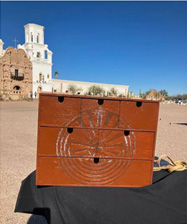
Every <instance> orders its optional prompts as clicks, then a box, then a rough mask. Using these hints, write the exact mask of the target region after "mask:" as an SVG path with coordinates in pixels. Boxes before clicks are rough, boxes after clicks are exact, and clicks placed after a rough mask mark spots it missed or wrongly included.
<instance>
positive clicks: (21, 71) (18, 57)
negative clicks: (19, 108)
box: [0, 40, 32, 100]
mask: <svg viewBox="0 0 187 224" xmlns="http://www.w3.org/2000/svg"><path fill="white" fill-rule="evenodd" d="M30 91H32V62H31V61H30V60H29V58H28V56H27V54H26V53H25V51H24V50H22V49H18V50H17V49H15V48H13V47H8V48H7V49H6V50H5V51H3V42H2V40H0V95H1V97H2V99H4V100H9V99H11V100H19V99H24V98H29V94H30Z"/></svg>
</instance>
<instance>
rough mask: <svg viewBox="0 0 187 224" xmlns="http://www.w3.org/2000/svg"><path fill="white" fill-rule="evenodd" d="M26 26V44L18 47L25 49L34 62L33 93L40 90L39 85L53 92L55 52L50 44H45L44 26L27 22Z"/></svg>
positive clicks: (44, 89) (42, 88) (46, 90)
mask: <svg viewBox="0 0 187 224" xmlns="http://www.w3.org/2000/svg"><path fill="white" fill-rule="evenodd" d="M24 28H25V44H23V45H18V48H21V49H24V50H25V52H26V53H27V55H28V56H29V57H30V60H31V61H32V64H33V93H35V92H37V91H38V87H40V89H41V91H44V92H51V91H52V86H51V79H52V54H53V53H52V51H50V50H49V49H48V45H47V44H44V27H43V26H40V25H37V24H27V25H25V26H24ZM40 74H41V78H40ZM40 79H41V80H40Z"/></svg>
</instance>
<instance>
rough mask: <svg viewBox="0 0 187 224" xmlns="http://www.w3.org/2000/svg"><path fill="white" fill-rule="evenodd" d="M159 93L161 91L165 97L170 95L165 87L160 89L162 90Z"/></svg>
mask: <svg viewBox="0 0 187 224" xmlns="http://www.w3.org/2000/svg"><path fill="white" fill-rule="evenodd" d="M159 93H160V94H161V96H163V97H166V96H168V92H167V91H166V90H165V89H163V90H160V91H159Z"/></svg>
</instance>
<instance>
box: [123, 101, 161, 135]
mask: <svg viewBox="0 0 187 224" xmlns="http://www.w3.org/2000/svg"><path fill="white" fill-rule="evenodd" d="M139 103H140V102H139ZM140 105H141V106H140ZM158 107H159V105H158V102H154V101H153V103H146V102H143V103H142V104H141V103H140V104H139V105H138V104H137V102H131V101H129V102H128V101H121V103H120V124H119V127H121V128H123V127H128V126H129V128H132V129H142V130H154V131H156V129H157V119H158Z"/></svg>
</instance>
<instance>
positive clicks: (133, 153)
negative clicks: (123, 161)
mask: <svg viewBox="0 0 187 224" xmlns="http://www.w3.org/2000/svg"><path fill="white" fill-rule="evenodd" d="M39 132H40V141H39V145H38V155H39V156H57V153H59V154H60V152H61V151H63V153H61V156H62V157H77V158H78V157H99V158H136V159H138V158H139V159H152V158H153V151H152V149H153V146H154V132H138V131H130V132H129V135H128V136H125V133H124V131H122V130H120V131H117V130H98V129H85V128H84V129H81V128H73V132H72V133H68V128H51V127H40V129H39ZM46 136H48V137H47V138H46ZM62 147H63V148H62Z"/></svg>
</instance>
